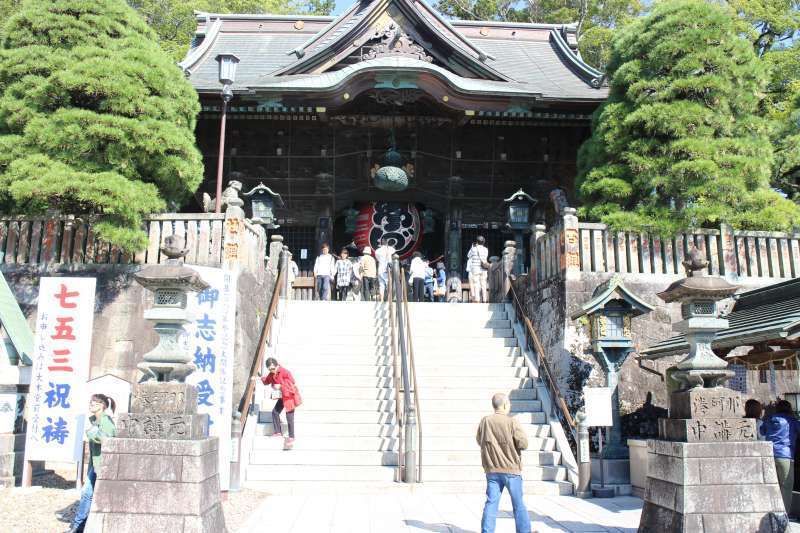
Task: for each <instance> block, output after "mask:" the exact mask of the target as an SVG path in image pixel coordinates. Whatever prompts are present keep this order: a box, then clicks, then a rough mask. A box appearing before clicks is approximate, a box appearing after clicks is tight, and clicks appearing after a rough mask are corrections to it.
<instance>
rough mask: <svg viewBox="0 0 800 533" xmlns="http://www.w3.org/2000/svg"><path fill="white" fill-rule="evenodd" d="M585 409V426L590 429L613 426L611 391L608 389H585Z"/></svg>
mask: <svg viewBox="0 0 800 533" xmlns="http://www.w3.org/2000/svg"><path fill="white" fill-rule="evenodd" d="M583 401H584V403H585V409H586V421H585V424H586V425H587V426H590V427H593V426H594V427H596V426H613V425H614V423H613V422H612V420H611V418H612V417H611V389H610V388H609V387H586V388H584V389H583Z"/></svg>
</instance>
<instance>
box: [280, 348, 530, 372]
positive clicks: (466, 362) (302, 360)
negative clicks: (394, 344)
mask: <svg viewBox="0 0 800 533" xmlns="http://www.w3.org/2000/svg"><path fill="white" fill-rule="evenodd" d="M429 355H430V356H429ZM414 359H415V361H416V365H417V368H420V369H421V368H424V367H434V368H435V367H438V366H471V367H475V366H480V367H485V366H487V364H491V365H492V366H497V367H505V368H508V367H520V366H524V365H525V358H524V357H521V356H511V355H501V356H497V357H492V358H491V359H488V360H487V357H485V356H483V357H481V356H480V355H478V354H475V355H447V356H438V355H434V354H426V353H424V352H423V353H417V352H416V350H415V353H414ZM285 362H286V364H287V365H288V364H289V363H291V365H292V368H293V369H294V368H304V367H308V366H312V367H313V366H317V365H330V364H331V362H332V357H331V356H329V355H328V356H320V355H316V354H303V355H297V354H295V355H294V356H291V357H288V358H286V359H285ZM336 363H337V364H340V365H358V366H370V367H376V366H392V365H393V364H394V358H393V357H392V356H391V355H380V356H375V355H345V354H342V355H340V356H337V357H336ZM399 364H400V358H399V357H398V365H399Z"/></svg>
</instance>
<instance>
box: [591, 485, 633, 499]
mask: <svg viewBox="0 0 800 533" xmlns="http://www.w3.org/2000/svg"><path fill="white" fill-rule="evenodd" d="M599 488H601V485H600V483H592V489H599ZM605 488H607V489H610V490H611V491H612V492H613V496H614V497H616V496H630V495H631V494H633V487H632V486H631V485H630V484H625V483H606V486H605Z"/></svg>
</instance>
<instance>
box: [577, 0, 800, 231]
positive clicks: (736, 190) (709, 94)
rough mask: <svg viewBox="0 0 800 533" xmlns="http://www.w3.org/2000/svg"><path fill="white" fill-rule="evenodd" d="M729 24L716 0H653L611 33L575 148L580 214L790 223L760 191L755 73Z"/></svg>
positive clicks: (766, 174)
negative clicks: (590, 114) (605, 77)
mask: <svg viewBox="0 0 800 533" xmlns="http://www.w3.org/2000/svg"><path fill="white" fill-rule="evenodd" d="M737 24H738V22H737V20H736V17H735V14H734V13H733V12H732V11H730V10H729V9H728V8H725V7H722V6H720V5H717V4H712V3H707V2H704V1H702V0H674V1H665V2H661V3H658V4H656V5H655V7H654V8H653V11H652V13H651V14H649V15H648V16H646V17H643V18H641V19H639V20H637V21H636V22H635V23H633V24H631V25H629V26H628V27H626V28H625V29H624V30H623V31H622V32H620V34H619V35H618V36H617V37H616V38H615V40H614V46H613V50H612V54H611V61H610V63H609V69H608V74H609V77H610V95H609V99H608V101H607V102H606V103H605V104H604V105H603V106H601V108H600V109H598V110H597V111H596V113H595V116H594V121H593V134H592V137H591V138H590V139H589V140H588V141H587V142H586V143H585V144H584V145H583V146H582V147H581V150H580V153H579V161H578V164H579V175H578V192H579V195H580V197H581V199H582V200H583V202H584V206H583V208H582V215H583V216H585V217H588V218H590V219H600V220H602V221H603V222H606V223H608V224H610V225H611V226H612V227H615V228H617V229H639V230H647V231H652V232H657V233H673V232H675V231H678V230H680V229H683V228H687V227H702V226H716V225H717V224H719V223H720V222H723V221H724V222H728V223H730V224H732V225H733V226H734V227H736V228H750V229H763V230H788V229H790V228H791V227H792V226H793V225H795V224H797V222H798V221H799V220H800V208H798V206H796V205H795V204H794V203H793V202H791V201H789V200H786V199H784V198H782V197H781V196H780V195H779V194H778V193H777V192H775V191H774V190H772V189H770V187H769V182H770V173H771V165H772V163H773V150H772V146H771V145H770V138H769V125H768V122H767V121H766V120H765V119H763V118H761V117H760V116H759V115H758V106H759V102H760V101H761V98H762V91H763V89H764V86H765V83H766V77H767V76H766V69H765V66H764V65H763V64H762V62H760V61H759V60H758V58H757V56H756V54H755V52H754V51H753V46H752V44H751V43H750V42H749V41H747V40H746V39H745V38H744V37H743V36H742V34H741V33H740V32H738V31H737V27H738V26H737Z"/></svg>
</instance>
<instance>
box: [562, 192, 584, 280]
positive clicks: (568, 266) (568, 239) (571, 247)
mask: <svg viewBox="0 0 800 533" xmlns="http://www.w3.org/2000/svg"><path fill="white" fill-rule="evenodd" d="M562 212H563V214H564V215H563V218H562V228H561V261H560V266H561V275H562V277H563V278H564V279H565V280H571V279H578V278H580V275H581V255H580V253H581V252H580V238H579V235H578V217H577V216H576V215H575V213H577V210H576V209H575V208H574V207H565V208H564V209H563V211H562Z"/></svg>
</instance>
